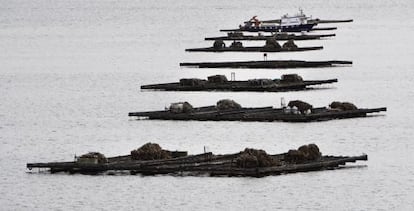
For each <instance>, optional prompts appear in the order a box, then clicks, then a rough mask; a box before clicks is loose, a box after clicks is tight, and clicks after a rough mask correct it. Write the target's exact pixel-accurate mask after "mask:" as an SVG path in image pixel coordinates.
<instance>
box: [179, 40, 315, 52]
mask: <svg viewBox="0 0 414 211" xmlns="http://www.w3.org/2000/svg"><path fill="white" fill-rule="evenodd" d="M322 49H323V47H322V46H314V47H298V46H297V45H296V44H295V43H294V41H293V40H288V41H287V42H286V43H284V44H283V45H280V44H279V43H278V42H277V40H275V39H274V38H269V39H267V40H266V44H265V45H264V46H256V47H244V46H243V44H242V43H241V42H237V41H234V42H233V43H232V44H231V45H230V46H229V47H226V45H225V43H224V42H223V40H216V41H214V43H213V47H207V48H190V49H185V51H190V52H296V51H313V50H322Z"/></svg>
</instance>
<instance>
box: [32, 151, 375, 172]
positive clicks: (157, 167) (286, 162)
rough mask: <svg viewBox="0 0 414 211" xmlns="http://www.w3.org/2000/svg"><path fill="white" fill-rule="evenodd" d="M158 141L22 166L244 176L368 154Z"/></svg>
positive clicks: (317, 166)
mask: <svg viewBox="0 0 414 211" xmlns="http://www.w3.org/2000/svg"><path fill="white" fill-rule="evenodd" d="M172 153H173V152H171V151H168V150H163V149H162V148H161V147H160V146H159V145H158V144H153V143H147V144H145V145H143V146H142V147H140V148H138V149H137V150H133V151H131V154H130V155H125V156H117V157H109V158H106V157H105V156H104V155H103V154H101V153H97V152H94V153H88V154H86V155H83V156H81V157H79V158H77V159H76V160H75V161H72V162H51V163H27V164H26V167H27V168H29V169H30V170H31V169H33V168H39V169H49V170H50V172H51V173H56V172H69V173H83V174H99V173H105V172H108V171H110V172H113V171H128V172H129V173H130V174H142V175H157V174H171V175H179V176H199V175H208V176H246V177H264V176H269V175H280V174H288V173H296V172H309V171H321V170H325V169H337V168H339V167H340V166H343V165H346V163H348V162H356V161H360V160H362V161H366V160H368V156H367V155H365V154H363V155H361V156H352V157H350V156H326V155H325V156H323V155H322V154H321V153H320V151H319V147H318V146H317V145H315V144H308V145H303V146H301V147H299V148H298V149H294V150H289V151H288V152H286V153H282V154H275V155H269V154H267V153H266V151H264V150H258V149H251V148H246V149H245V150H244V151H241V152H239V153H235V154H226V155H215V154H213V153H211V152H207V153H202V154H198V155H187V152H185V151H181V152H179V153H177V152H175V153H176V156H175V157H174V156H172Z"/></svg>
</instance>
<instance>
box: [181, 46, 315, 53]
mask: <svg viewBox="0 0 414 211" xmlns="http://www.w3.org/2000/svg"><path fill="white" fill-rule="evenodd" d="M322 49H323V47H322V46H316V47H301V48H299V47H298V48H266V47H222V48H215V47H207V48H189V49H185V51H189V52H298V51H314V50H322Z"/></svg>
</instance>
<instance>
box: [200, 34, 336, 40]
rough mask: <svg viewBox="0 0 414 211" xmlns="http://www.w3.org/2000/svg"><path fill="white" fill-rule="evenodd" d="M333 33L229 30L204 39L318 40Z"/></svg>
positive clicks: (331, 35)
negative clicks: (222, 34) (260, 32)
mask: <svg viewBox="0 0 414 211" xmlns="http://www.w3.org/2000/svg"><path fill="white" fill-rule="evenodd" d="M334 36H335V34H320V35H316V34H315V35H312V34H301V35H296V34H287V33H277V34H273V35H261V34H260V35H257V36H253V35H244V34H243V33H242V32H229V33H227V36H221V37H206V38H204V40H267V39H269V38H274V39H276V40H319V39H321V38H327V37H334Z"/></svg>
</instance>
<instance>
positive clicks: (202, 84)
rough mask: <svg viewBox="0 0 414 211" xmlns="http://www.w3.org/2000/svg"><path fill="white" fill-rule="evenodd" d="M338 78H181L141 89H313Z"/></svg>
mask: <svg viewBox="0 0 414 211" xmlns="http://www.w3.org/2000/svg"><path fill="white" fill-rule="evenodd" d="M336 82H338V79H328V80H307V81H286V80H281V79H274V80H271V79H252V80H248V81H223V82H214V81H209V80H203V79H181V80H180V82H175V83H162V84H150V85H143V86H141V89H151V90H163V91H212V90H216V91H251V92H284V91H297V90H307V89H312V88H311V87H310V86H315V85H322V84H330V83H336Z"/></svg>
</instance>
